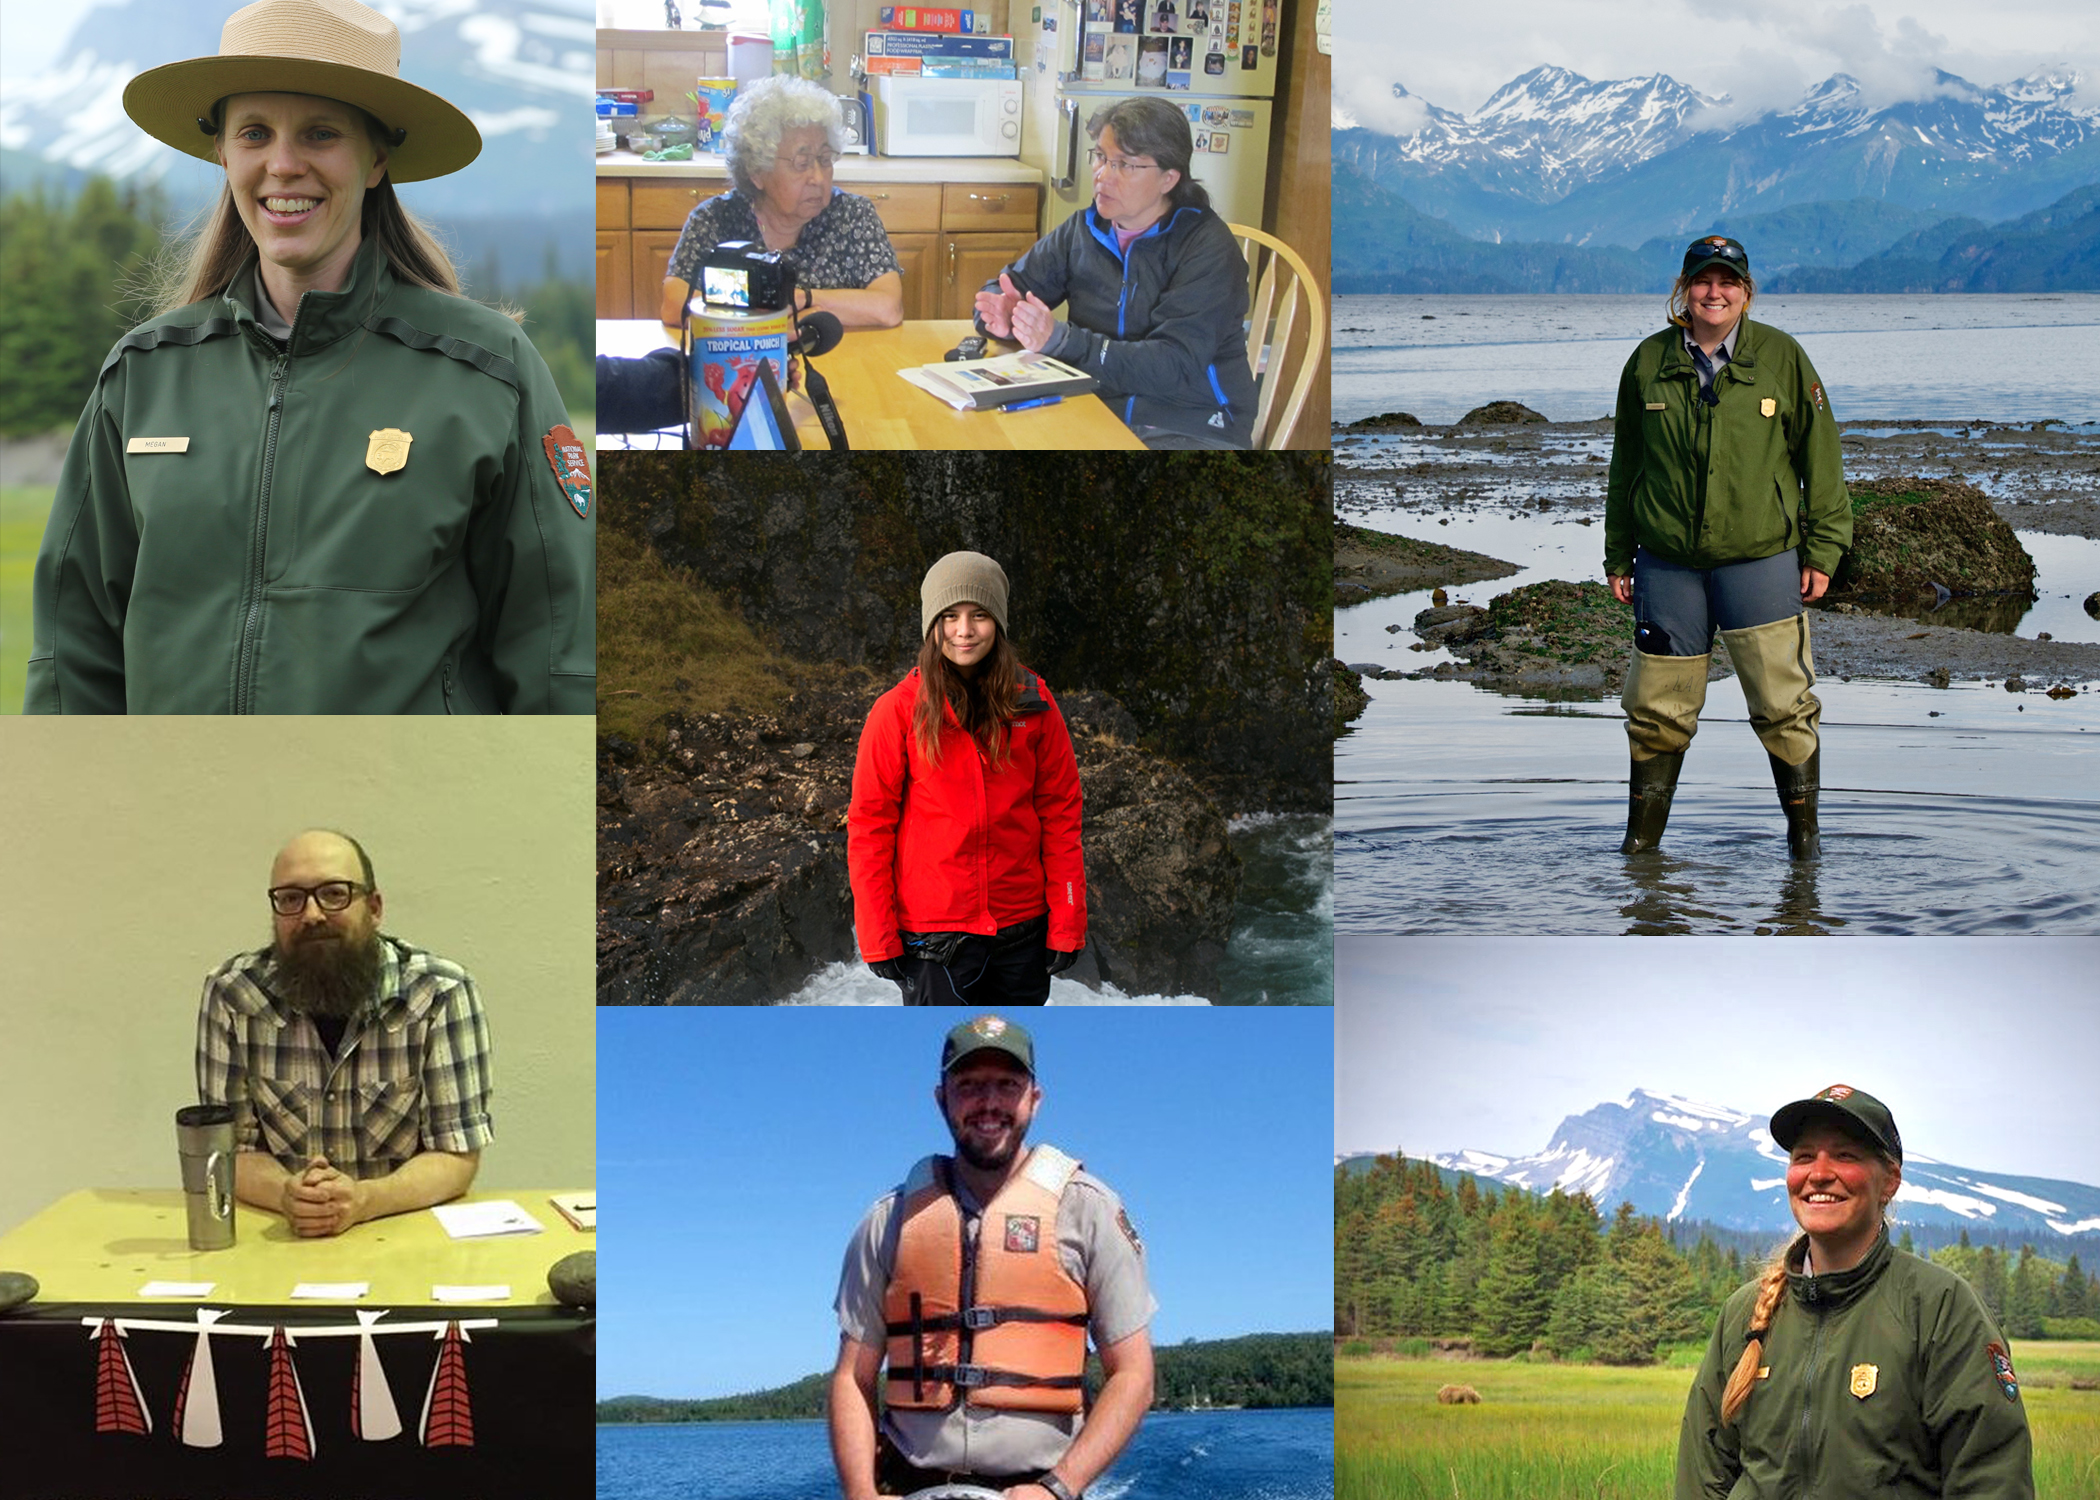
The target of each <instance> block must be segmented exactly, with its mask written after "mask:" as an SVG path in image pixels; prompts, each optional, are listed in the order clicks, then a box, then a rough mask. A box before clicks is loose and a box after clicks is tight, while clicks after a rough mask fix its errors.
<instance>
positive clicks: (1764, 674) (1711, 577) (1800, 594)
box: [1604, 235, 1852, 859]
mask: <svg viewBox="0 0 2100 1500" xmlns="http://www.w3.org/2000/svg"><path fill="white" fill-rule="evenodd" d="M1755 295H1756V287H1755V285H1754V284H1753V283H1752V281H1751V279H1750V258H1749V256H1748V255H1747V254H1746V253H1745V252H1744V250H1743V247H1742V246H1741V245H1739V244H1737V243H1736V242H1735V241H1734V240H1731V239H1725V238H1723V237H1721V236H1719V235H1716V236H1713V237H1711V238H1708V239H1702V240H1697V241H1694V242H1693V244H1692V246H1691V248H1690V249H1688V250H1687V251H1685V256H1684V269H1683V271H1682V273H1681V274H1680V275H1679V276H1678V278H1677V284H1676V286H1675V287H1674V288H1673V289H1672V290H1671V292H1670V326H1669V327H1668V328H1665V329H1664V330H1663V331H1662V332H1660V333H1658V334H1655V335H1653V336H1651V337H1649V338H1647V339H1644V340H1642V342H1641V344H1640V346H1639V347H1638V348H1636V349H1635V350H1634V351H1633V357H1632V358H1631V359H1629V360H1627V361H1626V369H1625V373H1624V374H1623V375H1621V376H1620V379H1619V403H1618V411H1617V415H1616V417H1615V418H1614V420H1613V424H1612V454H1611V477H1610V480H1609V481H1608V484H1607V487H1606V491H1605V501H1604V571H1605V574H1606V576H1607V577H1608V578H1609V580H1610V583H1611V591H1612V594H1613V596H1614V597H1615V598H1617V599H1618V601H1619V602H1620V603H1621V604H1631V605H1632V606H1633V611H1634V638H1633V639H1634V650H1633V663H1632V666H1631V667H1630V668H1629V669H1628V670H1627V673H1626V686H1625V690H1624V692H1623V693H1622V694H1621V697H1620V703H1621V704H1622V706H1623V707H1624V708H1625V710H1626V737H1627V740H1628V741H1629V742H1630V746H1631V750H1632V756H1633V767H1632V774H1631V777H1630V779H1629V783H1628V802H1627V815H1626V840H1625V842H1624V843H1623V844H1622V845H1621V846H1620V849H1619V852H1620V853H1621V854H1639V853H1641V852H1643V851H1644V850H1648V849H1653V848H1655V847H1656V846H1657V845H1658V844H1659V843H1661V842H1662V836H1663V826H1664V824H1665V823H1667V822H1668V821H1669V816H1670V801H1671V798H1672V797H1673V796H1675V794H1676V791H1677V776H1678V772H1679V771H1680V770H1682V769H1683V766H1684V752H1685V749H1686V747H1687V746H1689V745H1690V744H1691V742H1692V736H1693V735H1694V734H1696V733H1697V732H1698V729H1699V710H1700V709H1701V708H1702V707H1704V706H1705V703H1706V674H1707V667H1708V665H1709V664H1710V663H1711V661H1712V653H1713V638H1714V632H1715V631H1716V630H1717V629H1718V630H1719V632H1720V635H1721V640H1722V642H1723V643H1724V644H1725V645H1726V646H1727V647H1728V659H1729V661H1730V662H1731V663H1733V664H1734V667H1735V675H1736V679H1737V680H1738V681H1739V682H1740V683H1741V684H1742V687H1743V698H1744V701H1745V702H1746V703H1747V704H1748V705H1749V709H1750V725H1751V727H1752V728H1753V729H1755V730H1756V731H1757V737H1758V739H1759V740H1761V741H1762V742H1763V743H1764V747H1765V751H1766V753H1767V756H1768V757H1769V759H1770V761H1771V765H1772V779H1773V782H1774V783H1775V785H1776V786H1777V787H1778V791H1779V802H1780V805H1781V807H1782V808H1784V809H1785V812H1786V831H1787V849H1788V851H1789V852H1790V853H1791V854H1792V856H1793V857H1794V858H1795V859H1813V858H1814V857H1816V855H1817V854H1819V853H1820V852H1821V849H1820V843H1819V838H1818V831H1817V826H1816V794H1817V791H1818V788H1819V787H1820V785H1821V756H1820V745H1821V741H1820V739H1819V737H1818V734H1817V725H1818V723H1819V721H1820V719H1821V716H1822V708H1823V706H1822V704H1821V702H1820V701H1818V699H1817V698H1816V695H1815V693H1814V692H1812V691H1811V689H1812V688H1813V687H1814V685H1815V680H1816V673H1815V662H1814V660H1813V658H1812V657H1811V655H1810V653H1809V640H1808V617H1807V615H1806V613H1805V612H1804V606H1805V605H1808V604H1811V603H1813V602H1815V601H1816V600H1817V599H1819V598H1821V597H1822V596H1823V593H1824V591H1825V590H1826V589H1828V588H1829V587H1830V575H1831V574H1832V573H1834V572H1835V571H1836V570H1837V565H1838V559H1839V558H1840V557H1842V556H1843V555H1844V552H1845V549H1846V548H1847V547H1849V546H1850V545H1851V543H1852V507H1851V501H1850V500H1849V498H1848V497H1847V496H1846V493H1845V476H1844V471H1843V467H1842V465H1841V463H1840V461H1839V454H1838V430H1837V420H1836V418H1834V417H1833V416H1832V415H1831V412H1830V401H1829V398H1828V397H1827V396H1826V395H1825V394H1824V391H1823V385H1822V382H1821V380H1820V379H1819V378H1818V377H1817V375H1816V372H1815V368H1814V366H1812V365H1810V364H1809V362H1808V356H1807V355H1806V354H1804V353H1803V352H1802V350H1801V346H1800V345H1799V344H1797V343H1795V342H1794V341H1793V340H1792V339H1791V338H1788V337H1787V336H1786V335H1785V334H1783V333H1781V332H1780V331H1779V330H1778V329H1776V328H1770V327H1767V326H1766V325H1764V324H1762V323H1753V322H1751V321H1750V319H1749V317H1748V316H1747V314H1748V312H1749V309H1750V302H1751V299H1752V298H1753V297H1754V296H1755Z"/></svg>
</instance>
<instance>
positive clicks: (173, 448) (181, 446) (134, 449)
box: [124, 437, 190, 453]
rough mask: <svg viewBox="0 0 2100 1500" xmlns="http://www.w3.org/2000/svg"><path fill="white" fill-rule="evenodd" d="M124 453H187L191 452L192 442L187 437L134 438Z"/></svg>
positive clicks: (126, 445) (125, 447)
mask: <svg viewBox="0 0 2100 1500" xmlns="http://www.w3.org/2000/svg"><path fill="white" fill-rule="evenodd" d="M124 451H125V452H126V453H187V452H189V451H190V440H189V439H188V438H186V437H175V438H133V439H132V440H131V441H130V442H128V443H126V444H125V445H124Z"/></svg>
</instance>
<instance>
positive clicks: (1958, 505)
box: [1826, 476, 2034, 606]
mask: <svg viewBox="0 0 2100 1500" xmlns="http://www.w3.org/2000/svg"><path fill="white" fill-rule="evenodd" d="M1848 488H1849V489H1850V491H1851V495H1852V548H1851V550H1850V551H1848V552H1847V553H1846V554H1845V556H1844V559H1843V561H1841V562H1840V563H1839V564H1838V570H1837V573H1836V574H1835V575H1834V576H1833V577H1832V578H1831V580H1830V592H1829V594H1828V595H1827V596H1826V598H1828V599H1829V600H1830V601H1832V602H1836V601H1837V600H1839V599H1843V600H1846V601H1848V602H1862V603H1867V602H1871V603H1876V604H1882V605H1899V606H1900V605H1910V604H1913V603H1914V602H1915V601H1917V600H1919V599H1921V598H1924V597H1926V596H1931V599H1932V600H1934V601H1938V602H1944V599H1942V598H1941V591H1942V590H1944V591H1945V593H1946V595H1948V596H1953V597H1961V596H1967V595H1977V594H2011V595H2022V596H2026V597H2029V598H2031V597H2033V594H2034V559H2033V558H2032V557H2030V556H2028V555H2027V549H2026V548H2025V547H2023V546H2021V545H2020V539H2019V537H2018V536H2017V535H2016V534H2015V533H2014V531H2013V529H2012V527H2011V526H2010V525H2008V524H2007V523H2006V522H2005V521H2003V520H2002V519H2000V518H1999V516H1998V513H1997V512H1996V511H1995V510H1993V509H1992V508H1991V502H1990V501H1989V500H1988V499H1986V498H1985V496H1984V494H1983V492H1982V491H1981V490H1979V489H1977V488H1976V487H1975V486H1974V485H1970V484H1964V483H1963V482H1962V481H1961V480H1958V479H1919V478H1912V477H1901V476H1899V477H1894V478H1888V479H1870V480H1865V481H1858V482H1854V483H1852V484H1851V485H1849V486H1848ZM1935 585H1937V586H1938V587H1937V588H1935V587H1934V586H1935Z"/></svg>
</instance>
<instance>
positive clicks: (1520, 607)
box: [1415, 579, 1633, 694]
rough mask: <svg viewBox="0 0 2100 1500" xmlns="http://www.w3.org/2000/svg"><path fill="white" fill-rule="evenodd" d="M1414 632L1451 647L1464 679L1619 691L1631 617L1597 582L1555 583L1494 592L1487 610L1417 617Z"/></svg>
mask: <svg viewBox="0 0 2100 1500" xmlns="http://www.w3.org/2000/svg"><path fill="white" fill-rule="evenodd" d="M1415 633H1416V634H1417V635H1419V636H1421V637H1422V638H1423V640H1424V641H1425V642H1427V643H1428V644H1431V645H1438V646H1445V647H1448V648H1449V649H1450V650H1451V651H1452V653H1453V654H1454V655H1457V656H1459V657H1462V658H1463V659H1464V660H1465V662H1466V667H1465V669H1464V670H1448V671H1447V670H1446V669H1445V668H1444V667H1439V668H1437V669H1436V675H1438V676H1452V677H1469V678H1471V679H1473V680H1474V681H1476V682H1480V683H1483V684H1485V685H1487V686H1491V687H1498V688H1518V689H1525V690H1535V689H1542V688H1554V689H1560V688H1565V689H1571V690H1574V691H1575V692H1577V693H1579V694H1601V693H1603V692H1605V691H1607V690H1610V691H1616V690H1617V688H1618V687H1619V684H1620V682H1621V680H1622V678H1623V676H1624V673H1625V668H1626V653H1627V648H1628V647H1629V645H1630V644H1631V642H1632V639H1633V619H1632V615H1631V613H1630V612H1629V611H1628V610H1627V608H1626V606H1625V605H1623V604H1621V603H1619V601H1618V600H1616V599H1614V598H1613V597H1612V594H1611V590H1610V589H1608V588H1606V587H1605V586H1604V585H1603V584H1601V583H1566V582H1563V581H1561V580H1558V579H1554V580H1549V581H1547V582H1544V583H1534V584H1527V585H1526V586H1525V587H1523V588H1520V589H1512V590H1511V591H1510V592H1508V593H1506V594H1498V595H1496V596H1495V598H1494V599H1492V600H1491V601H1489V604H1488V607H1487V608H1486V609H1485V610H1482V609H1478V608H1476V607H1474V606H1472V605H1465V604H1454V605H1448V606H1445V607H1444V608H1441V609H1425V610H1423V611H1422V612H1421V613H1420V614H1418V615H1416V616H1415Z"/></svg>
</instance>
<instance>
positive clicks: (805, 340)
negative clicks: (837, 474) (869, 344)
mask: <svg viewBox="0 0 2100 1500" xmlns="http://www.w3.org/2000/svg"><path fill="white" fill-rule="evenodd" d="M845 336H846V328H845V325H844V324H842V323H840V322H839V320H838V315H837V314H836V313H828V312H825V311H824V310H823V309H822V308H819V309H817V311H815V312H813V313H809V314H808V315H806V316H804V317H800V318H797V319H796V320H795V336H794V338H793V339H791V340H790V341H789V343H788V349H789V351H790V352H791V353H795V354H800V355H801V356H802V379H803V383H804V384H806V385H807V386H808V387H809V404H810V405H811V406H813V407H815V408H816V411H817V425H818V426H819V427H822V428H823V429H824V436H825V437H826V438H827V439H828V440H829V441H830V443H831V446H832V449H833V451H834V452H844V451H845V450H847V449H848V448H850V447H851V446H852V445H851V444H850V443H848V442H847V441H846V424H845V423H843V422H841V421H840V420H839V409H838V404H837V403H836V402H834V401H833V400H832V399H831V384H830V382H829V381H827V380H825V378H824V377H823V376H822V375H821V374H819V373H818V372H817V367H816V366H815V365H814V364H812V363H811V362H810V361H811V358H812V356H814V355H818V354H829V353H830V352H831V351H832V350H834V349H836V348H837V347H838V346H839V340H840V339H842V338H844V337H845Z"/></svg>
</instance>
